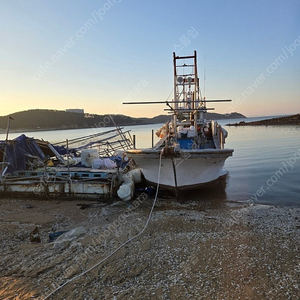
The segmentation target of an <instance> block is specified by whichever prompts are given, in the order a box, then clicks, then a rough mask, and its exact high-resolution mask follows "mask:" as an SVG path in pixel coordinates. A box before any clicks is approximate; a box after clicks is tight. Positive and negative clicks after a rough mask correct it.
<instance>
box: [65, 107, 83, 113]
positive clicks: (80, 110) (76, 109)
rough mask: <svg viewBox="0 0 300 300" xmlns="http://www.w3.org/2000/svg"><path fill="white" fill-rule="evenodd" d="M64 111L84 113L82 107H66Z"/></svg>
mask: <svg viewBox="0 0 300 300" xmlns="http://www.w3.org/2000/svg"><path fill="white" fill-rule="evenodd" d="M66 112H71V113H78V114H84V109H82V108H68V109H66Z"/></svg>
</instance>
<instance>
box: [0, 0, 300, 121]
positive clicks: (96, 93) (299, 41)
mask: <svg viewBox="0 0 300 300" xmlns="http://www.w3.org/2000/svg"><path fill="white" fill-rule="evenodd" d="M0 24H1V31H0V40H1V47H0V65H1V68H0V99H1V106H0V115H1V116H3V115H7V114H10V113H13V112H16V111H22V110H27V109H35V108H42V109H43V108H45V109H58V110H64V109H66V108H84V110H85V112H88V113H97V114H105V113H111V114H125V115H130V116H149V117H151V116H154V115H158V114H161V113H164V111H163V109H164V108H165V107H164V105H154V106H151V105H147V106H146V105H144V106H137V105H134V106H125V105H122V102H123V101H127V100H129V101H157V100H167V99H168V97H169V95H170V93H171V91H172V89H173V65H172V63H173V62H172V53H173V52H176V54H178V55H180V56H183V55H191V54H193V51H194V50H196V51H197V54H198V70H199V77H200V85H202V92H203V77H204V67H205V66H206V88H205V90H206V92H205V94H206V97H207V98H208V99H232V100H233V102H232V103H231V104H228V103H223V104H218V105H215V108H216V112H219V113H224V112H230V111H238V112H241V113H243V114H245V115H246V116H262V115H277V114H293V113H299V112H300V104H299V103H300V89H299V83H300V1H299V0H286V1H282V0H281V1H279V0H268V1H265V0H249V1H248V0H228V1H227V0H211V1H209V0H205V1H204V0H190V1H189V0H186V1H183V0H181V1H178V0H173V1H166V0H151V1H144V0H139V1H138V0H108V1H96V0H94V1H92V0H84V1H83V0H77V1H70V0H51V1H50V0H49V1H43V0H26V1H24V0H22V1H14V0H7V1H4V0H0ZM169 99H172V95H171V96H170V98H169Z"/></svg>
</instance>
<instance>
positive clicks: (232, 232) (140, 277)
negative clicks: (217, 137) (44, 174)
mask: <svg viewBox="0 0 300 300" xmlns="http://www.w3.org/2000/svg"><path fill="white" fill-rule="evenodd" d="M152 203H153V199H149V198H146V197H141V198H140V199H139V200H134V201H131V202H127V203H124V202H121V201H114V202H111V203H102V202H90V201H88V200H86V201H77V200H76V201H75V200H74V201H59V200H30V199H23V200H20V199H1V201H0V216H1V217H0V226H1V227H0V229H1V265H0V270H1V271H0V272H1V273H0V274H1V276H0V286H1V288H0V299H7V300H8V299H16V300H17V299H18V300H20V299H73V300H74V299H78V300H79V299H118V300H119V299H207V300H208V299H218V300H219V299H220V300H221V299H226V300H227V299H244V300H246V299H276V300H280V299H282V300H283V299H284V300H286V299H299V286H300V252H299V249H300V239H299V238H300V208H295V207H294V208H293V207H274V206H264V205H254V206H250V205H242V204H239V203H229V202H226V201H224V200H220V201H211V200H206V201H205V200H201V201H195V200H191V201H188V202H183V201H181V202H177V201H175V200H174V199H170V198H159V199H158V201H157V203H156V205H155V207H154V210H153V214H152V216H151V219H150V222H149V224H148V226H147V227H146V228H145V229H144V231H143V232H142V234H140V236H138V237H137V238H135V239H133V240H132V241H131V242H129V243H127V244H126V245H125V246H124V247H122V248H121V249H119V250H118V251H117V252H116V253H114V254H113V255H111V256H110V257H109V258H108V259H106V257H107V256H109V255H110V254H111V253H112V252H113V251H115V250H116V249H118V247H120V245H122V243H124V242H126V241H127V240H128V239H130V238H132V237H134V236H135V235H137V234H139V232H141V230H143V228H144V226H145V224H146V222H147V219H148V216H149V213H150V210H151V207H152ZM78 204H85V206H80V205H78ZM83 208H85V209H83ZM36 227H37V228H38V230H39V236H38V237H39V238H40V242H31V241H30V233H31V232H32V231H33V230H34V229H35V228H36ZM58 231H67V232H66V233H64V234H63V235H61V236H60V237H58V239H56V240H55V241H54V242H51V243H50V242H49V233H53V232H58ZM105 259H106V260H105ZM102 260H104V261H103V262H102V263H99V262H101V261H102ZM97 264H98V265H97ZM95 265H97V266H96V267H95V268H93V269H92V270H91V271H90V272H87V273H85V274H82V273H84V272H86V271H87V270H88V269H90V268H92V267H93V266H95ZM80 274H82V275H80ZM75 276H77V278H75ZM74 278H75V279H74ZM64 284H65V285H64ZM61 285H64V286H62V287H61V288H59V286H61ZM51 293H52V295H51V296H49V295H50V294H51ZM48 296H49V297H48Z"/></svg>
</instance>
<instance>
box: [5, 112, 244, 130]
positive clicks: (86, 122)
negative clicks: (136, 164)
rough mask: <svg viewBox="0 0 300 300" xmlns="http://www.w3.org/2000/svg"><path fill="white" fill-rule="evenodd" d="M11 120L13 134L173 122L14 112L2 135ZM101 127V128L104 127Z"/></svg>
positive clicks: (220, 116)
mask: <svg viewBox="0 0 300 300" xmlns="http://www.w3.org/2000/svg"><path fill="white" fill-rule="evenodd" d="M8 117H11V118H12V119H13V120H11V122H10V129H11V131H15V132H16V131H19V130H20V131H24V130H58V129H82V128H92V127H99V126H100V125H99V124H104V123H105V126H114V123H115V124H117V125H119V126H129V125H145V124H159V123H165V122H167V121H168V120H170V116H169V115H159V116H156V117H153V118H145V117H140V118H133V117H129V116H124V115H121V114H105V115H97V114H88V113H77V112H67V111H62V110H48V109H32V110H26V111H21V112H16V113H13V114H11V115H9V116H2V117H0V132H5V130H6V126H7V118H8ZM239 118H246V117H245V116H244V115H242V114H240V113H237V112H233V113H231V114H226V115H225V114H217V113H207V119H213V120H220V119H239ZM100 127H101V126H100Z"/></svg>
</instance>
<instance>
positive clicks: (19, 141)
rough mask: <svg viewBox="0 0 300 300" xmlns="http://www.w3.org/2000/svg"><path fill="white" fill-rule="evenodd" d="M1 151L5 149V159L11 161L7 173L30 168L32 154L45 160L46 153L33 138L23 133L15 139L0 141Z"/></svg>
mask: <svg viewBox="0 0 300 300" xmlns="http://www.w3.org/2000/svg"><path fill="white" fill-rule="evenodd" d="M0 148H1V152H3V153H4V150H5V161H6V162H8V163H9V165H8V169H7V172H6V173H12V172H14V171H17V170H28V169H29V163H28V161H29V159H30V156H35V157H39V158H40V159H42V160H44V159H45V155H44V153H43V151H42V150H41V148H40V147H39V146H38V145H37V143H36V142H35V141H34V139H33V138H29V137H27V136H26V135H24V134H22V135H20V136H19V137H17V138H15V139H14V140H10V141H7V143H6V142H3V141H2V142H1V143H0Z"/></svg>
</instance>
